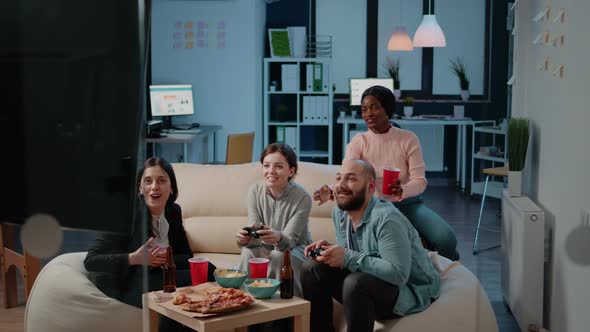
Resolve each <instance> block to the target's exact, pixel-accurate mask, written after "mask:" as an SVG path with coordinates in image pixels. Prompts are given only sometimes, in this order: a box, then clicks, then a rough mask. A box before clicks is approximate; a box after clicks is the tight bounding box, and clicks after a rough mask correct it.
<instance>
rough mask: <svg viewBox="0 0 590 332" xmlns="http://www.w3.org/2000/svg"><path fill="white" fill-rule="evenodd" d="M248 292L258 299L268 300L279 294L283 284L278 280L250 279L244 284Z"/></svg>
mask: <svg viewBox="0 0 590 332" xmlns="http://www.w3.org/2000/svg"><path fill="white" fill-rule="evenodd" d="M244 285H246V290H248V293H250V295H252V296H254V298H257V299H268V298H270V297H271V296H273V294H274V293H276V292H277V289H279V286H280V285H281V282H280V281H279V280H277V279H270V278H259V279H248V280H246V281H245V282H244Z"/></svg>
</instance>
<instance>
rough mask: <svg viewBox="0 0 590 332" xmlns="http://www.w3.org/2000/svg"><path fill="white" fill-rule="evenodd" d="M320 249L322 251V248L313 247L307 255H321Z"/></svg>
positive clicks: (315, 256) (313, 256) (312, 256)
mask: <svg viewBox="0 0 590 332" xmlns="http://www.w3.org/2000/svg"><path fill="white" fill-rule="evenodd" d="M322 251H324V249H322V248H313V249H311V250H310V251H309V257H311V258H317V257H318V256H321V254H322Z"/></svg>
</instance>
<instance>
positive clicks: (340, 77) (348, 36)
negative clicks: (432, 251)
mask: <svg viewBox="0 0 590 332" xmlns="http://www.w3.org/2000/svg"><path fill="white" fill-rule="evenodd" d="M315 25H316V34H317V35H331V36H332V69H331V74H332V83H334V84H336V92H335V93H348V92H349V86H348V79H349V78H362V77H365V76H366V75H365V73H366V62H367V61H366V59H367V57H366V54H367V52H366V48H367V42H366V40H367V37H366V36H367V3H366V1H357V0H353V1H351V0H348V1H342V0H317V1H316V22H315Z"/></svg>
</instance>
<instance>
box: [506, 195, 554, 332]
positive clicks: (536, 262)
mask: <svg viewBox="0 0 590 332" xmlns="http://www.w3.org/2000/svg"><path fill="white" fill-rule="evenodd" d="M544 240H545V215H544V213H543V211H542V210H541V209H540V208H539V207H538V206H537V205H535V203H533V202H532V201H531V200H530V199H529V198H528V197H525V196H521V197H510V195H509V194H508V192H507V191H506V190H505V191H504V192H503V193H502V235H501V241H502V295H503V297H504V301H505V302H506V304H507V305H508V307H509V308H510V310H511V311H512V314H513V315H514V318H515V319H516V321H517V322H518V326H519V327H520V330H521V331H528V327H529V325H531V324H534V325H536V326H537V328H541V327H542V326H543V275H544V274H543V268H544V266H543V264H544V258H545V246H544Z"/></svg>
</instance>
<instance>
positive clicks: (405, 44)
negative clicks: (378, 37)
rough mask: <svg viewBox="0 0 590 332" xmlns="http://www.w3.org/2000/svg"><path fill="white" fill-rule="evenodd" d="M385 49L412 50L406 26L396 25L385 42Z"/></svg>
mask: <svg viewBox="0 0 590 332" xmlns="http://www.w3.org/2000/svg"><path fill="white" fill-rule="evenodd" d="M387 49H388V50H390V51H412V50H413V49H414V46H412V39H411V38H410V35H409V34H408V31H407V30H406V27H403V26H397V27H396V28H395V30H394V31H393V34H392V35H391V37H390V38H389V42H388V43H387Z"/></svg>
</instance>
